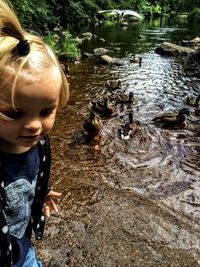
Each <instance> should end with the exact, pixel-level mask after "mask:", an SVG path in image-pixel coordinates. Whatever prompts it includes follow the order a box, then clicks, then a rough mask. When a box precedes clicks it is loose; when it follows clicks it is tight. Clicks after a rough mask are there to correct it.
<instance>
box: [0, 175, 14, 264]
mask: <svg viewBox="0 0 200 267" xmlns="http://www.w3.org/2000/svg"><path fill="white" fill-rule="evenodd" d="M4 195H5V192H4V182H3V180H2V178H0V263H1V266H6V267H11V265H12V244H11V238H10V234H9V231H8V226H7V223H6V215H5V212H4V201H3V200H4Z"/></svg>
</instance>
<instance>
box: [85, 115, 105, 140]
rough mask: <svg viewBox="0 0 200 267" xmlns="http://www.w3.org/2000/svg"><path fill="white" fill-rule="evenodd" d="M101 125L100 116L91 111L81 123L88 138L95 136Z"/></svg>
mask: <svg viewBox="0 0 200 267" xmlns="http://www.w3.org/2000/svg"><path fill="white" fill-rule="evenodd" d="M101 127H102V121H101V118H100V117H99V116H98V115H97V114H95V113H94V112H93V111H91V112H90V114H89V117H88V118H87V119H86V120H85V121H84V123H83V128H84V130H85V132H86V135H88V136H89V137H90V138H93V137H95V136H97V135H98V134H99V131H100V129H101Z"/></svg>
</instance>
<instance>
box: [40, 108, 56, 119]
mask: <svg viewBox="0 0 200 267" xmlns="http://www.w3.org/2000/svg"><path fill="white" fill-rule="evenodd" d="M54 109H55V108H47V109H43V110H42V111H41V112H40V116H42V117H47V116H49V115H51V114H52V113H53V111H54Z"/></svg>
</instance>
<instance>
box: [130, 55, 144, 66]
mask: <svg viewBox="0 0 200 267" xmlns="http://www.w3.org/2000/svg"><path fill="white" fill-rule="evenodd" d="M130 62H131V63H138V64H139V66H140V67H141V66H142V57H140V56H134V57H133V58H131V59H130Z"/></svg>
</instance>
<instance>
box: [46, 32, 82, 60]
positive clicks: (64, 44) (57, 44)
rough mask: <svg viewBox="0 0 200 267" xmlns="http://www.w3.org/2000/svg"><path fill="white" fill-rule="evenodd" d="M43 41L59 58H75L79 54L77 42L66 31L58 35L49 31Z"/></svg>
mask: <svg viewBox="0 0 200 267" xmlns="http://www.w3.org/2000/svg"><path fill="white" fill-rule="evenodd" d="M44 41H45V43H46V44H47V45H49V46H50V47H51V49H52V50H53V51H54V52H55V54H56V55H57V56H58V57H59V58H65V59H75V58H79V57H80V55H81V53H80V49H79V48H78V47H77V43H76V42H75V41H74V40H73V38H72V35H71V34H70V33H69V32H68V31H64V32H62V33H61V34H60V35H58V34H54V33H49V34H48V35H46V36H45V37H44Z"/></svg>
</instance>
